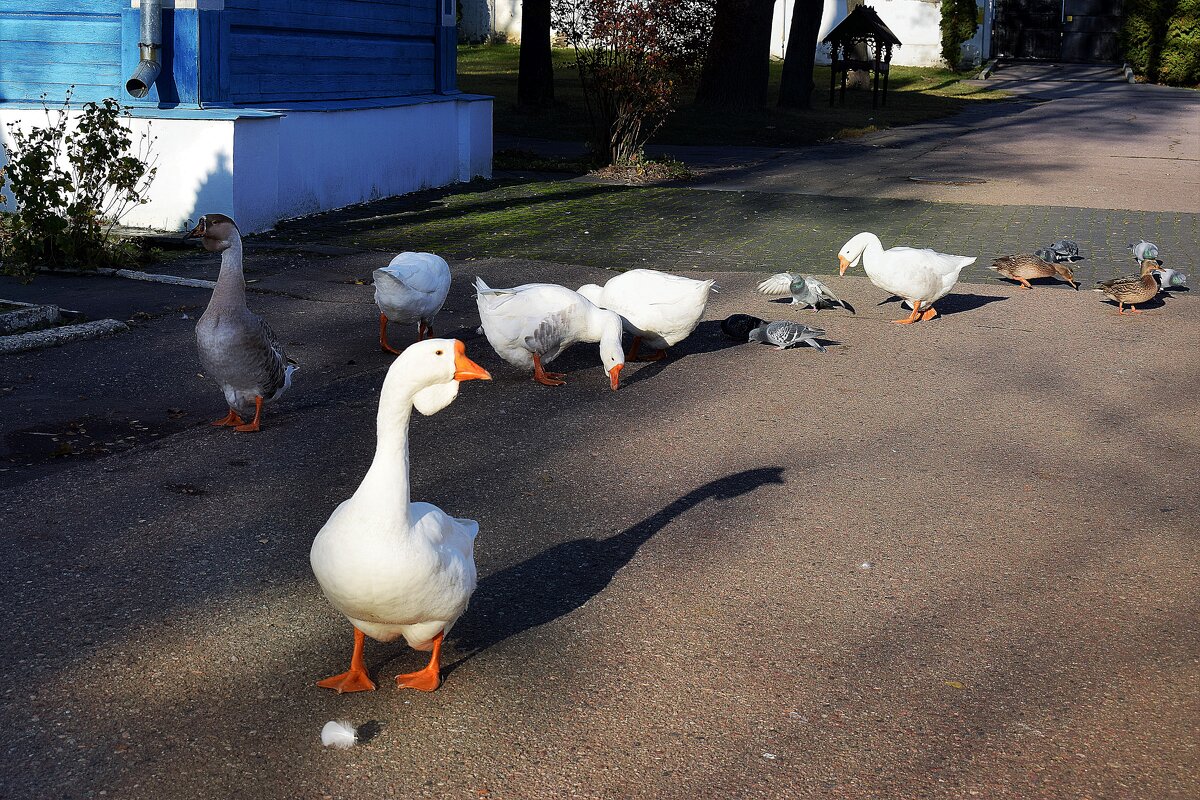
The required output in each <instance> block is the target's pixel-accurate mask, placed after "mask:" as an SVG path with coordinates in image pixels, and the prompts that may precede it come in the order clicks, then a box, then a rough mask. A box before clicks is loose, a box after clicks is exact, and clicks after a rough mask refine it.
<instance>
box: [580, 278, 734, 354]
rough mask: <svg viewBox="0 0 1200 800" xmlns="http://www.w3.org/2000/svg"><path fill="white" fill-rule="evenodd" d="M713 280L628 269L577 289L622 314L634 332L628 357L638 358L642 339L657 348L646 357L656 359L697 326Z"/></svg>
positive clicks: (630, 330)
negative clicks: (606, 280)
mask: <svg viewBox="0 0 1200 800" xmlns="http://www.w3.org/2000/svg"><path fill="white" fill-rule="evenodd" d="M715 284H716V282H715V281H711V280H705V281H698V280H695V279H693V278H685V277H683V276H681V275H670V274H668V273H666V272H659V271H658V270H655V269H631V270H629V271H628V272H622V273H621V274H620V275H616V276H614V277H612V278H610V279H609V281H608V283H606V284H604V286H597V285H596V284H594V283H589V284H585V285H583V286H580V287H579V293H580V294H581V295H583V296H584V297H586V298H587V299H588V300H591V301H592V302H593V303H594V304H596V305H598V306H600V307H601V308H607V309H608V310H609V311H615V312H617V313H618V314H620V315H621V320H622V322H623V323H624V326H625V330H627V331H629V333H630V334H631V335H632V336H633V344H631V345H630V346H629V352H628V353H626V354H625V359H626V360H627V361H634V360H636V359H637V354H638V348H639V347H640V346H641V344H642V343H643V342H645V343H646V344H647V345H649V346H650V347H653V348H654V349H655V351H656V352H655V353H654V355H652V356H650V357H649V358H646V359H645V360H647V361H658V360H659V359H660V358H662V357H663V356H664V355H666V350H667V348H668V347H670V346H671V345H673V344H678V343H679V342H682V341H683V340H684V339H686V338H687V337H688V335H689V334H691V332H692V331H694V330H696V326H697V325H699V324H700V318H701V317H702V316H704V309H705V307H706V306H707V305H708V293H709V292H710V291H712V288H713V286H714V285H715Z"/></svg>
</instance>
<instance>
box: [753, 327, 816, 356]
mask: <svg viewBox="0 0 1200 800" xmlns="http://www.w3.org/2000/svg"><path fill="white" fill-rule="evenodd" d="M824 335H825V331H823V330H821V329H820V328H813V327H810V326H808V325H804V324H802V323H799V322H792V321H790V320H786V321H783V322H768V323H766V324H765V325H759V326H758V327H757V328H755V329H754V330H752V331H750V341H752V342H762V343H763V344H773V345H775V347H776V349H778V350H787V349H788V348H789V347H794V346H796V345H798V344H806V345H808V346H809V347H815V348H817V349H818V350H820V351H821V352H822V353H824V352H825V347H824V345H822V344H821V343H820V342H818V341H817V337H818V336H824Z"/></svg>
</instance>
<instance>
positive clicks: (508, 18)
mask: <svg viewBox="0 0 1200 800" xmlns="http://www.w3.org/2000/svg"><path fill="white" fill-rule="evenodd" d="M458 30H459V34H460V35H461V36H463V37H465V38H466V39H468V40H469V41H472V42H478V41H483V40H484V39H487V38H488V37H490V36H492V35H493V34H496V33H503V34H506V35H507V36H508V41H510V42H516V41H520V39H521V0H463V4H462V22H461V23H459V27H458Z"/></svg>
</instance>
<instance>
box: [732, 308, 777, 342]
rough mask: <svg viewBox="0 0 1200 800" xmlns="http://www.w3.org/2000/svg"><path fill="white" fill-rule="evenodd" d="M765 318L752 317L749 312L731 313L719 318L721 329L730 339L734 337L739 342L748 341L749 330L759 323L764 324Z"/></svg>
mask: <svg viewBox="0 0 1200 800" xmlns="http://www.w3.org/2000/svg"><path fill="white" fill-rule="evenodd" d="M766 324H767V321H766V320H765V319H759V318H758V317H752V316H750V315H749V314H731V315H730V316H728V317H726V318H725V319H723V320H721V330H722V331H723V332H724V333H725V335H726V336H728V337H729V338H730V339H736V340H737V341H739V342H748V341H750V339H749V337H750V331H752V330H754V329H755V328H757V327H758V326H759V325H766Z"/></svg>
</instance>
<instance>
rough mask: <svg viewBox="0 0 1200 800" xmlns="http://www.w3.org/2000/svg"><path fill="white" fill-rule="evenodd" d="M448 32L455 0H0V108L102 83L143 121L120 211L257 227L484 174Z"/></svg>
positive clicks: (483, 115)
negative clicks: (208, 217) (211, 214)
mask: <svg viewBox="0 0 1200 800" xmlns="http://www.w3.org/2000/svg"><path fill="white" fill-rule="evenodd" d="M155 37H157V38H158V40H159V41H157V42H153V41H148V39H154V38H155ZM455 45H456V29H455V2H454V0H3V3H2V4H0V122H7V121H12V120H17V121H26V120H29V119H32V117H33V115H34V112H36V111H37V110H38V109H40V98H41V97H42V96H43V95H45V96H46V99H47V101H48V102H49V103H50V104H51V105H53V104H55V103H57V102H59V101H61V100H62V99H63V97H64V96H65V94H66V91H67V89H68V87H71V86H74V87H75V88H74V97H75V100H76V101H87V100H99V99H102V98H105V97H115V98H118V99H119V100H120V101H121V102H122V103H123V104H125V105H127V106H130V107H131V108H133V109H134V114H135V117H136V120H135V122H134V125H135V126H138V127H143V126H147V125H148V126H149V129H150V130H151V132H152V134H153V135H154V136H155V137H157V138H156V144H155V153H156V155H157V159H158V167H159V173H158V177H157V179H156V180H155V183H154V186H153V187H152V190H151V197H152V199H151V202H150V203H149V204H148V205H147V206H143V207H142V208H140V209H138V210H137V211H136V212H135V213H136V218H131V219H129V220H127V221H128V222H131V223H135V224H144V225H152V226H154V227H165V228H181V227H182V226H183V225H184V224H185V222H186V220H187V219H188V218H191V219H195V218H196V217H197V216H198V215H199V214H202V213H205V212H206V211H221V212H224V213H227V214H230V215H231V216H233V217H234V218H235V219H237V220H238V222H239V224H240V225H241V226H242V228H243V229H244V230H261V229H264V228H267V227H270V226H271V225H272V224H274V223H275V222H276V221H277V220H279V219H281V218H284V217H290V216H299V215H302V214H306V213H312V212H315V211H320V210H325V209H329V208H336V207H339V206H344V205H348V204H351V203H356V202H362V201H366V200H371V199H374V198H378V197H384V196H389V195H395V194H401V193H404V192H409V191H413V190H416V189H420V188H424V187H429V186H437V185H443V184H446V183H450V182H453V181H456V180H470V179H471V178H472V177H475V176H476V175H488V174H490V170H491V99H490V98H486V97H480V96H474V95H466V94H463V93H461V92H459V91H458V89H457V86H456V81H455V55H456V51H455ZM143 83H144V85H143Z"/></svg>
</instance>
